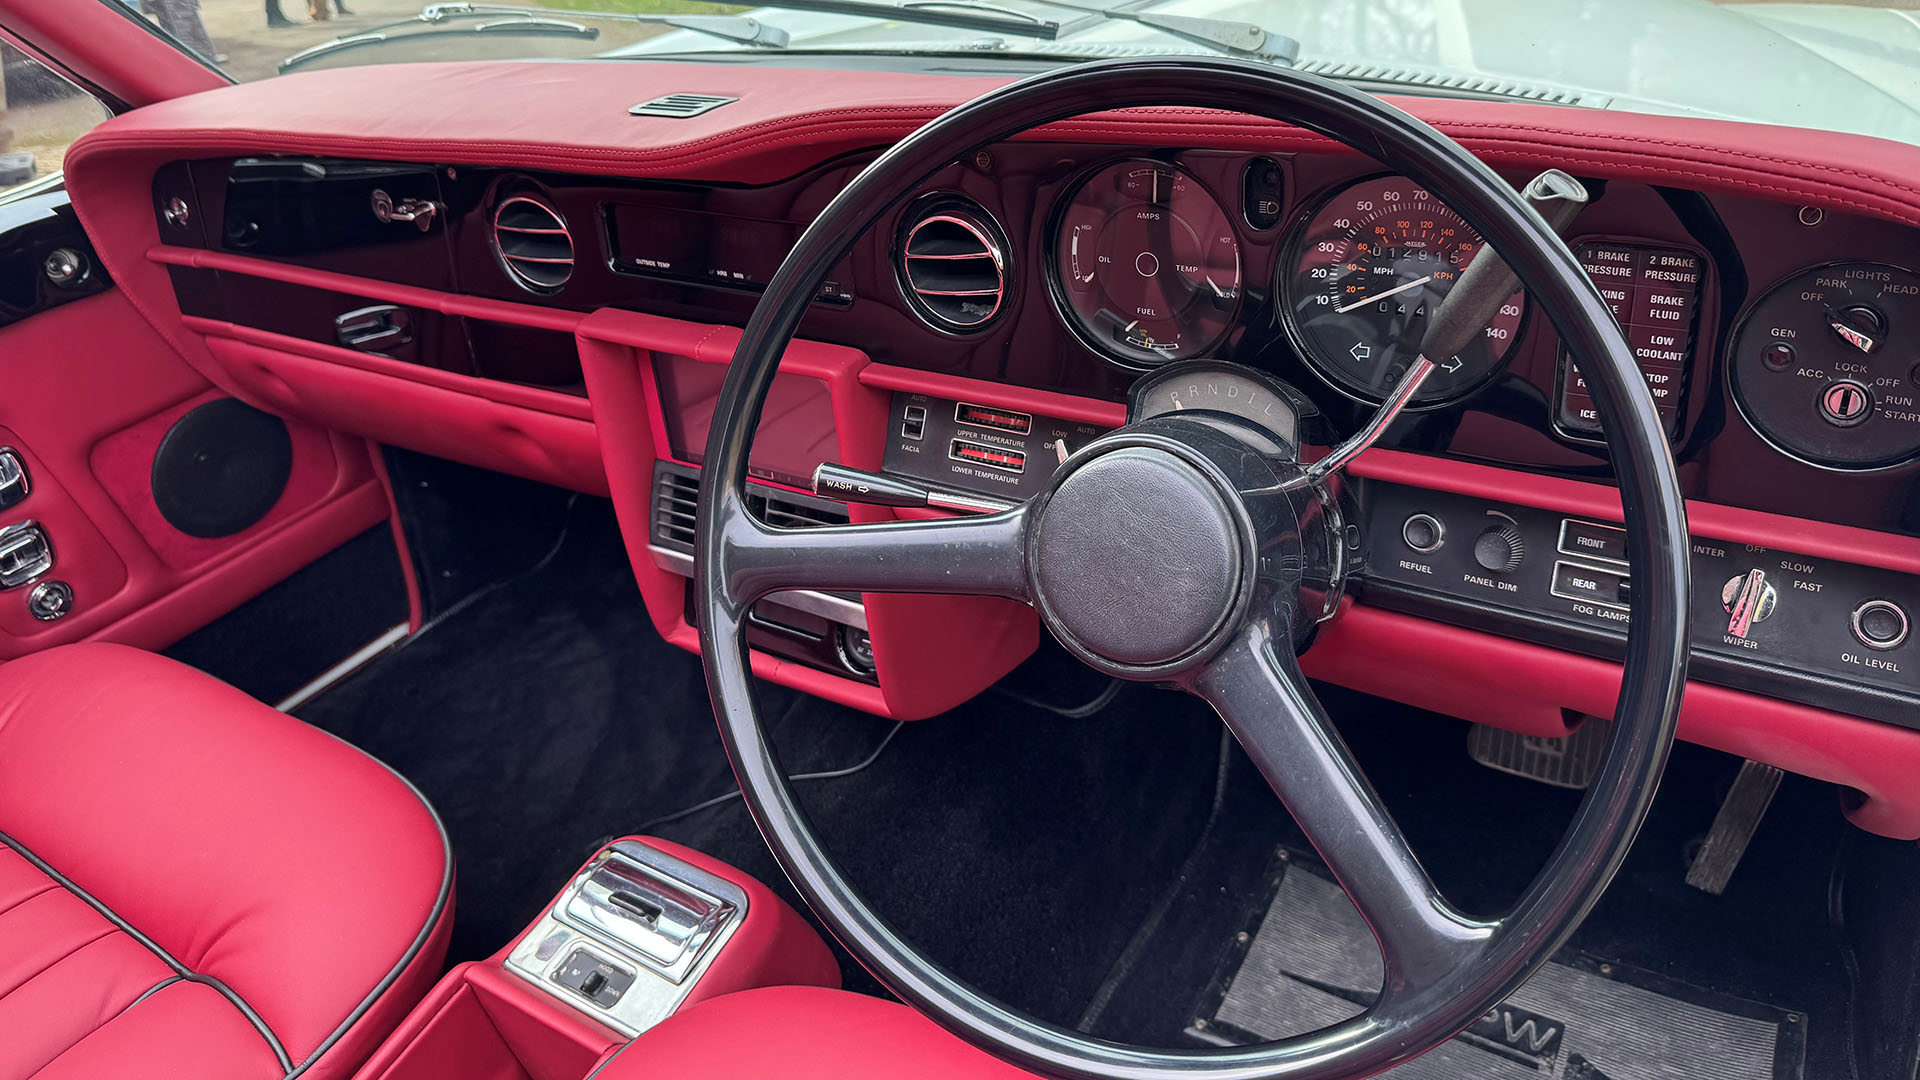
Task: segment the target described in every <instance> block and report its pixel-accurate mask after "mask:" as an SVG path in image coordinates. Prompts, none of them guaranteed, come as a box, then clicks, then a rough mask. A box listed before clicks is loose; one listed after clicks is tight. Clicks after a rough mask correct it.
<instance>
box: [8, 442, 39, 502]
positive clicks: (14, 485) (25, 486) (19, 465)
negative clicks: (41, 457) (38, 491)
mask: <svg viewBox="0 0 1920 1080" xmlns="http://www.w3.org/2000/svg"><path fill="white" fill-rule="evenodd" d="M32 493H33V482H32V481H31V480H29V479H28V478H27V463H26V462H25V461H22V460H21V458H20V451H18V450H15V449H14V448H13V447H11V446H0V510H6V509H10V508H12V507H15V506H19V505H20V504H21V503H23V502H25V501H27V496H28V495H30V494H32Z"/></svg>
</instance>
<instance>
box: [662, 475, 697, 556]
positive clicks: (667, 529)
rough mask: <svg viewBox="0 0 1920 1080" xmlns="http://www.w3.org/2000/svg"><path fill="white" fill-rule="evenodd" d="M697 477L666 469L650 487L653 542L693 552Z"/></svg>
mask: <svg viewBox="0 0 1920 1080" xmlns="http://www.w3.org/2000/svg"><path fill="white" fill-rule="evenodd" d="M699 499H700V477H699V476H698V475H693V476H689V475H687V474H685V473H681V472H672V471H669V470H667V469H665V468H662V469H661V470H660V474H659V475H658V476H657V477H656V478H655V479H654V483H653V542H654V543H656V544H659V545H660V546H662V547H670V548H673V549H674V550H675V551H692V550H693V511H694V504H695V503H697V502H698V501H699Z"/></svg>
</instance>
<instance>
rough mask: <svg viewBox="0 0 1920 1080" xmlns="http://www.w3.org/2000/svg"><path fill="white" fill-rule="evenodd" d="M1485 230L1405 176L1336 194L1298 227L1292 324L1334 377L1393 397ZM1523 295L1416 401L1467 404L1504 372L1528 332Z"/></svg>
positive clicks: (1442, 363) (1288, 281) (1319, 368)
mask: <svg viewBox="0 0 1920 1080" xmlns="http://www.w3.org/2000/svg"><path fill="white" fill-rule="evenodd" d="M1481 243H1482V241H1481V239H1480V235H1479V234H1478V233H1476V232H1474V231H1473V228H1472V227H1471V226H1469V225H1468V224H1467V223H1466V222H1465V221H1463V220H1461V219H1460V216H1459V215H1458V214H1456V213H1454V212H1453V211H1452V210H1450V209H1448V208H1447V207H1446V206H1445V205H1444V204H1442V203H1441V202H1440V201H1439V200H1438V199H1437V198H1435V197H1434V196H1433V194H1432V193H1431V192H1428V191H1426V190H1424V189H1423V188H1421V187H1420V186H1419V185H1417V184H1415V183H1414V182H1413V181H1411V180H1408V179H1406V178H1405V177H1401V176H1386V177H1378V178H1376V179H1372V180H1363V181H1361V182H1360V183H1357V184H1354V185H1352V186H1351V187H1348V188H1345V189H1343V190H1341V191H1340V192H1338V193H1336V194H1335V195H1334V196H1333V197H1332V198H1330V199H1328V200H1327V201H1326V202H1325V203H1324V204H1322V205H1321V207H1320V209H1319V211H1318V212H1316V213H1315V214H1314V215H1313V217H1312V218H1311V219H1309V220H1308V221H1307V222H1306V224H1305V225H1304V226H1302V227H1301V228H1300V229H1299V230H1298V231H1297V232H1296V233H1295V236H1294V239H1293V243H1292V245H1291V247H1290V248H1289V258H1288V261H1287V263H1286V271H1285V272H1286V274H1287V276H1286V278H1285V280H1284V281H1283V282H1282V284H1281V295H1282V296H1283V297H1284V298H1285V304H1284V307H1285V311H1286V316H1285V317H1286V320H1287V327H1288V330H1289V332H1290V333H1291V334H1292V336H1293V339H1294V342H1295V344H1296V345H1297V346H1299V348H1300V349H1301V350H1302V352H1304V353H1305V359H1306V360H1307V362H1308V364H1309V365H1310V366H1312V368H1313V369H1314V371H1316V372H1318V373H1319V374H1320V375H1321V376H1322V377H1323V378H1325V379H1326V380H1327V381H1328V382H1330V383H1332V384H1333V385H1334V386H1335V387H1337V388H1339V389H1340V390H1342V391H1345V392H1346V393H1348V394H1350V395H1352V396H1354V397H1358V398H1361V399H1362V400H1365V401H1369V402H1377V401H1381V400H1383V399H1384V398H1385V397H1386V396H1387V394H1388V393H1389V392H1390V391H1391V390H1392V389H1393V387H1394V384H1395V383H1397V382H1398V381H1399V379H1400V376H1401V375H1402V374H1403V373H1404V372H1405V371H1406V369H1407V365H1409V364H1411V363H1412V362H1413V360H1414V358H1415V357H1417V356H1418V355H1419V352H1420V342H1421V339H1422V338H1424V337H1425V336H1426V332H1427V319H1428V317H1429V316H1430V315H1431V314H1432V313H1433V310H1434V309H1435V308H1436V307H1438V306H1439V304H1440V301H1441V300H1442V299H1444V298H1445V297H1446V295H1447V291H1448V290H1449V289H1451V288H1453V283H1454V282H1455V281H1456V280H1457V279H1458V278H1459V276H1460V272H1461V271H1463V270H1465V269H1466V267H1467V264H1468V263H1469V262H1471V261H1472V260H1473V256H1474V253H1476V252H1478V251H1479V250H1480V245H1481ZM1525 303H1526V300H1525V296H1524V294H1522V293H1515V294H1514V295H1513V297H1512V299H1510V300H1508V301H1507V302H1506V303H1504V304H1502V305H1501V307H1500V311H1499V313H1498V314H1497V315H1495V316H1494V319H1493V321H1492V322H1491V323H1490V324H1488V326H1487V327H1486V329H1485V331H1484V332H1483V333H1482V334H1480V335H1479V336H1477V337H1476V338H1474V340H1473V342H1472V344H1470V345H1468V346H1467V347H1466V348H1465V349H1463V350H1461V352H1460V354H1459V355H1457V356H1448V357H1438V356H1436V357H1430V358H1429V359H1431V360H1433V361H1434V363H1435V364H1436V365H1437V367H1436V369H1435V370H1434V372H1433V374H1432V375H1430V376H1428V377H1427V381H1426V384H1425V385H1424V386H1422V387H1421V389H1420V392H1419V393H1418V394H1416V395H1414V398H1413V402H1412V403H1413V405H1415V406H1433V405H1440V404H1444V403H1446V402H1449V401H1454V400H1457V399H1458V398H1460V397H1462V396H1464V395H1466V394H1467V393H1469V392H1471V391H1473V390H1475V389H1478V388H1479V387H1480V386H1481V385H1482V384H1484V383H1485V382H1486V381H1487V380H1488V379H1491V378H1492V377H1493V376H1494V375H1495V374H1496V373H1498V372H1499V370H1500V366H1501V364H1502V362H1503V361H1504V360H1505V359H1506V355H1507V350H1508V349H1510V348H1511V347H1512V346H1513V341H1514V338H1515V336H1516V335H1517V334H1518V333H1519V329H1520V319H1521V316H1522V314H1523V313H1524V310H1525Z"/></svg>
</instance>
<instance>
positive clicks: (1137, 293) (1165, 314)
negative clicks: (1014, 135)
mask: <svg viewBox="0 0 1920 1080" xmlns="http://www.w3.org/2000/svg"><path fill="white" fill-rule="evenodd" d="M1054 270H1055V273H1054V284H1055V287H1056V288H1055V299H1056V300H1058V301H1059V304H1060V309H1061V312H1062V314H1064V315H1065V316H1066V318H1067V320H1068V321H1069V322H1070V323H1072V325H1073V327H1074V329H1075V330H1077V331H1078V332H1079V333H1080V336H1081V337H1083V338H1085V339H1086V340H1087V342H1088V343H1089V344H1091V345H1093V346H1094V347H1095V348H1096V349H1099V350H1100V351H1101V352H1103V353H1105V354H1106V355H1108V356H1110V357H1112V358H1113V359H1115V360H1118V361H1120V362H1121V363H1123V364H1126V365H1128V366H1129V367H1136V368H1151V367H1158V366H1160V365H1161V364H1165V363H1170V362H1172V361H1174V360H1184V359H1189V358H1192V357H1195V356H1202V355H1205V354H1206V353H1207V351H1208V350H1210V349H1212V348H1213V347H1214V346H1215V345H1217V344H1219V342H1220V339H1221V338H1222V337H1223V336H1225V335H1226V332H1227V330H1228V329H1229V328H1230V327H1231V326H1232V325H1233V316H1234V313H1235V312H1236V311H1237V310H1238V309H1239V307H1240V243H1239V241H1238V240H1237V239H1235V237H1234V233H1233V226H1232V224H1231V222H1230V221H1229V220H1228V217H1227V212H1226V211H1225V210H1224V209H1222V208H1221V206H1220V203H1219V202H1218V201H1217V200H1215V199H1214V197H1213V195H1212V194H1210V193H1209V192H1208V191H1207V190H1206V189H1205V188H1204V187H1201V186H1200V183H1199V182H1198V181H1196V180H1194V179H1193V178H1192V177H1191V176H1188V175H1187V174H1186V173H1184V172H1181V171H1180V170H1179V169H1177V168H1175V167H1173V166H1171V165H1167V164H1164V163H1162V162H1156V161H1123V162H1120V163H1118V164H1115V165H1109V166H1107V167H1106V168H1104V169H1101V170H1100V171H1099V172H1096V173H1094V174H1093V175H1092V176H1090V177H1088V178H1087V179H1086V180H1085V181H1084V182H1082V183H1081V184H1080V186H1079V187H1078V188H1076V189H1075V190H1074V193H1073V195H1072V196H1071V197H1070V198H1069V199H1068V201H1067V204H1066V206H1065V207H1064V208H1063V209H1062V211H1061V213H1060V217H1059V224H1058V231H1057V233H1056V234H1055V236H1054Z"/></svg>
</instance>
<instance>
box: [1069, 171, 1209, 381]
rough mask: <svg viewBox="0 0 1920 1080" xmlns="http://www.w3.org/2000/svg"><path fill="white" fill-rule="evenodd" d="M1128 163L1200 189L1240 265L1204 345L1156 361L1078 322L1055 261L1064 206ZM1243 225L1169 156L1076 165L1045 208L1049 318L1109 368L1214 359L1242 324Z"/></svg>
mask: <svg viewBox="0 0 1920 1080" xmlns="http://www.w3.org/2000/svg"><path fill="white" fill-rule="evenodd" d="M1132 164H1139V165H1151V166H1154V167H1155V168H1159V169H1168V170H1172V171H1174V172H1177V173H1179V174H1181V175H1182V176H1184V177H1186V179H1187V181H1188V182H1189V183H1192V184H1194V185H1195V186H1196V187H1198V188H1199V189H1200V190H1201V191H1202V192H1204V193H1205V194H1206V196H1207V198H1209V199H1212V200H1213V205H1214V208H1215V209H1217V210H1218V211H1219V212H1220V215H1221V217H1222V219H1223V220H1225V221H1226V223H1227V227H1228V228H1229V229H1231V230H1233V247H1234V258H1235V259H1236V261H1237V262H1238V263H1239V267H1240V289H1239V295H1237V296H1236V297H1234V305H1233V310H1232V312H1231V313H1230V314H1228V316H1227V318H1226V320H1225V325H1224V326H1222V327H1221V330H1220V332H1219V333H1218V334H1216V335H1214V337H1213V338H1212V339H1211V340H1209V341H1208V342H1207V343H1206V345H1205V346H1204V347H1202V348H1198V349H1196V350H1195V351H1193V352H1191V353H1184V354H1182V355H1180V356H1176V357H1170V358H1168V359H1166V360H1163V361H1161V362H1160V363H1157V364H1152V363H1147V362H1146V361H1143V360H1141V359H1140V358H1139V357H1137V356H1128V355H1125V354H1123V353H1121V352H1119V351H1118V350H1116V349H1114V348H1112V347H1111V346H1109V345H1107V344H1106V343H1105V342H1102V341H1100V340H1099V339H1098V338H1097V337H1095V336H1094V335H1093V334H1092V333H1091V332H1089V330H1088V329H1087V327H1086V326H1085V325H1084V323H1083V321H1082V320H1081V318H1080V315H1079V313H1078V312H1076V311H1075V310H1074V309H1073V298H1072V297H1071V296H1069V295H1068V294H1067V287H1066V283H1065V280H1064V274H1065V272H1066V271H1065V269H1064V268H1063V267H1062V266H1061V265H1060V229H1061V226H1063V225H1064V224H1065V223H1066V217H1067V210H1068V208H1069V207H1071V206H1072V205H1073V204H1074V201H1075V200H1076V199H1078V198H1079V197H1080V193H1081V192H1082V191H1084V190H1086V187H1087V185H1088V184H1089V183H1091V182H1092V181H1093V179H1094V178H1095V177H1097V176H1099V175H1100V174H1101V173H1104V172H1106V171H1107V170H1108V169H1112V168H1114V167H1116V166H1121V165H1132ZM1244 225H1245V222H1243V221H1241V220H1240V219H1239V218H1238V216H1237V215H1236V214H1235V213H1234V212H1233V211H1232V210H1230V209H1229V208H1228V204H1227V203H1226V202H1225V201H1223V200H1222V199H1221V198H1220V193H1219V191H1217V190H1216V189H1215V188H1214V186H1213V185H1211V184H1209V183H1207V182H1206V181H1204V180H1202V179H1200V177H1198V176H1197V175H1195V174H1194V171H1193V170H1192V169H1191V168H1189V167H1188V166H1187V165H1186V164H1185V163H1183V162H1181V161H1179V160H1177V159H1171V160H1170V159H1162V158H1155V157H1142V156H1140V155H1138V154H1128V155H1124V156H1121V157H1114V158H1107V159H1104V160H1101V161H1098V162H1095V163H1094V164H1092V165H1090V166H1087V167H1085V168H1083V169H1081V170H1080V171H1079V172H1078V173H1077V174H1076V175H1075V176H1074V178H1073V181H1072V183H1070V184H1068V185H1067V187H1066V190H1065V191H1064V192H1062V193H1061V194H1060V196H1059V197H1058V198H1056V199H1054V201H1053V206H1052V208H1051V209H1050V210H1049V211H1048V212H1047V219H1046V232H1045V233H1044V238H1045V242H1044V244H1043V247H1044V248H1045V249H1046V251H1045V256H1044V257H1045V260H1046V262H1045V265H1044V268H1043V270H1044V272H1043V273H1042V274H1041V276H1042V277H1044V278H1046V281H1047V297H1048V299H1049V300H1050V301H1052V303H1053V312H1054V316H1055V317H1056V318H1058V319H1059V320H1060V322H1061V323H1062V324H1063V325H1064V326H1066V328H1067V330H1068V331H1069V332H1070V333H1072V334H1073V336H1074V338H1075V339H1076V340H1077V341H1079V342H1080V344H1082V345H1084V346H1086V347H1087V348H1088V349H1089V350H1090V351H1092V352H1093V353H1094V355H1096V356H1098V357H1100V359H1102V360H1105V361H1106V362H1107V363H1110V364H1112V365H1114V366H1115V367H1118V368H1122V369H1124V370H1127V371H1132V372H1137V373H1146V372H1151V371H1158V370H1160V369H1161V368H1164V367H1167V366H1168V365H1170V364H1180V363H1185V362H1187V361H1190V360H1208V359H1217V358H1218V350H1219V349H1220V346H1221V345H1222V344H1223V343H1224V342H1226V340H1227V339H1228V338H1230V337H1232V336H1233V332H1234V330H1236V329H1241V328H1242V327H1241V324H1240V318H1241V316H1242V315H1244V314H1245V313H1246V310H1247V241H1246V237H1245V236H1244V235H1243V234H1242V231H1241V230H1242V228H1243V226H1244Z"/></svg>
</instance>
